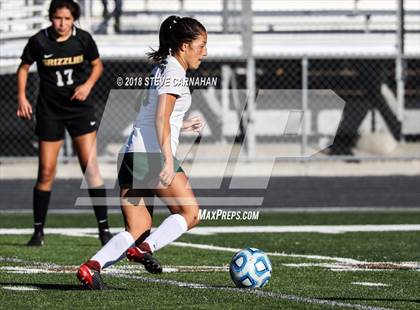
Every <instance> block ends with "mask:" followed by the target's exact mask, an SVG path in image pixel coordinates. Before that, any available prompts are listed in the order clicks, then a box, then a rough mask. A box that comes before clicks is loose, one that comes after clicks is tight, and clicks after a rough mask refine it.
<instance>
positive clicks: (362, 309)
mask: <svg viewBox="0 0 420 310" xmlns="http://www.w3.org/2000/svg"><path fill="white" fill-rule="evenodd" d="M38 265H40V264H38ZM130 267H131V266H124V267H123V266H120V267H118V268H111V269H109V270H108V272H106V274H107V275H109V276H112V277H116V278H125V279H134V280H140V281H142V282H148V283H159V284H164V285H172V286H177V287H181V288H189V289H209V290H218V291H225V292H234V293H237V294H252V295H256V296H259V297H265V298H272V299H275V300H289V301H294V302H298V303H306V304H318V305H327V306H333V307H344V308H350V309H359V310H388V308H383V307H373V306H366V305H360V304H351V303H344V302H337V301H333V300H324V299H317V298H308V297H301V296H296V295H289V294H282V293H278V292H270V291H265V290H252V289H251V290H250V289H238V288H234V287H229V286H213V285H208V284H201V283H192V282H183V281H176V280H169V279H157V278H151V277H143V276H139V275H133V269H137V270H138V268H130ZM186 267H190V268H191V267H192V270H193V269H194V267H198V268H202V269H205V268H207V269H209V270H211V269H213V267H215V268H216V269H221V270H222V269H225V267H224V266H222V267H217V266H173V267H171V268H173V269H181V268H186ZM76 268H77V267H76V266H62V267H61V268H60V269H57V268H51V269H49V268H47V267H46V268H39V267H36V268H35V267H1V268H0V270H4V271H9V272H10V273H21V274H31V273H75V270H76ZM222 271H225V270H222ZM195 272H197V270H196V271H195ZM2 288H3V289H7V290H15V291H29V290H37V289H38V288H35V287H23V286H6V287H2Z"/></svg>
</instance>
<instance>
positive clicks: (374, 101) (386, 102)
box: [0, 57, 420, 157]
mask: <svg viewBox="0 0 420 310" xmlns="http://www.w3.org/2000/svg"><path fill="white" fill-rule="evenodd" d="M306 63H307V69H306V70H307V76H306V77H305V74H304V73H303V71H304V70H305V69H304V66H303V64H304V62H303V59H293V58H292V59H289V58H287V59H257V60H256V75H257V78H256V81H257V83H256V84H257V85H256V87H257V96H256V98H257V100H256V112H255V113H256V114H255V115H256V120H255V122H256V141H257V146H258V145H261V146H263V145H270V144H271V145H272V146H275V145H276V144H278V143H286V142H294V143H302V136H301V135H302V132H301V131H299V132H296V134H297V135H296V136H294V137H291V136H290V135H289V136H288V135H287V134H285V133H282V132H279V130H277V129H275V130H271V129H273V128H275V127H276V126H277V127H278V128H283V127H281V126H280V125H279V124H278V122H277V121H281V117H280V116H279V117H280V118H279V119H278V120H276V118H275V116H274V114H275V111H276V110H278V111H280V110H284V109H289V110H296V111H298V110H300V109H301V102H302V97H301V96H302V85H305V82H304V81H303V79H305V78H307V82H306V83H307V85H308V89H309V90H310V91H312V90H331V91H332V92H334V93H335V94H336V95H337V96H338V97H339V98H341V99H342V100H343V102H344V103H345V105H344V109H343V111H342V113H341V111H340V110H339V109H338V108H337V107H335V108H334V107H333V106H331V104H330V102H329V101H331V100H332V99H331V98H329V99H325V98H324V99H323V100H322V99H318V100H316V99H315V97H313V96H311V95H310V96H309V102H308V104H309V105H308V107H309V110H310V112H311V121H310V123H309V128H308V130H307V132H306V135H307V139H309V140H313V141H314V143H317V144H318V148H319V149H320V150H322V149H323V148H326V147H327V146H328V143H327V142H326V141H325V138H329V140H328V141H329V142H333V143H332V145H330V146H329V148H328V149H324V152H325V154H328V155H356V156H357V155H359V156H361V154H362V155H363V154H364V155H376V156H392V155H393V154H394V155H395V156H396V157H398V156H399V157H415V156H417V155H418V154H417V153H415V148H410V144H413V146H414V145H416V144H417V143H418V140H419V137H420V136H419V135H420V132H419V131H418V123H417V122H416V120H418V115H419V111H420V93H419V91H418V85H419V84H420V83H419V82H420V81H419V80H420V61H419V60H418V59H407V60H406V67H407V70H406V72H407V75H406V84H405V85H406V87H405V102H406V104H405V114H404V119H403V122H402V123H401V122H400V121H399V120H398V119H397V115H396V95H395V93H396V83H395V59H393V58H387V59H376V58H375V59H372V58H366V59H363V58H360V57H358V58H346V59H330V58H317V59H307V62H306ZM104 64H105V70H104V74H103V76H102V78H101V79H100V81H99V82H98V83H97V85H96V86H95V88H94V90H93V92H92V94H91V96H92V99H93V101H94V103H95V106H96V108H97V116H98V118H101V116H102V113H103V111H104V108H105V106H106V103H107V101H109V100H111V99H112V98H109V96H110V91H111V90H112V89H118V91H119V92H120V95H119V96H121V97H119V99H118V100H126V99H124V92H125V90H128V89H131V90H132V91H127V92H126V94H127V96H128V98H129V99H127V100H139V99H138V97H139V96H140V93H141V89H142V88H144V87H141V86H140V87H139V86H133V85H130V83H129V81H130V79H134V78H139V77H141V78H143V79H144V78H146V77H148V76H149V74H150V71H151V69H152V66H151V64H149V63H147V62H146V61H144V60H133V59H131V60H129V61H123V60H118V61H116V60H106V59H105V60H104ZM245 66H246V64H245V62H243V61H236V62H232V61H223V60H222V59H219V60H209V61H207V62H204V63H203V64H202V66H201V67H200V69H199V70H198V71H196V72H194V73H193V74H192V76H195V77H202V76H204V77H213V78H216V81H217V83H216V84H215V87H213V86H212V87H210V88H209V87H206V86H202V87H199V88H196V89H194V90H193V92H195V97H194V103H193V107H192V109H191V110H192V111H191V113H192V114H201V115H202V116H203V117H204V118H205V120H206V122H207V124H208V125H207V129H206V131H205V133H204V134H205V135H206V136H208V137H207V138H206V139H205V142H207V143H215V144H217V143H222V142H223V141H232V140H235V141H236V142H238V143H242V142H244V135H245V133H246V132H245V128H244V123H243V122H242V117H243V112H244V109H246V92H244V91H243V90H244V89H245V88H246V74H245V73H246V70H245ZM118 77H123V78H124V79H125V80H126V81H128V84H126V85H125V86H124V85H123V86H122V87H118V86H117V85H116V80H117V78H118ZM0 81H1V85H2V87H1V88H0V96H1V98H2V105H1V113H0V115H1V118H2V120H1V124H2V126H1V127H2V130H1V134H0V145H1V146H2V147H1V153H0V156H2V157H13V156H19V157H20V156H36V154H37V143H36V137H35V136H34V131H33V129H34V121H23V120H19V119H17V117H16V82H15V75H14V74H6V75H2V76H0ZM226 86H227V87H228V88H229V89H230V90H229V91H228V95H227V96H228V105H227V110H225V113H226V111H227V113H226V115H223V113H222V112H223V111H224V110H223V104H224V103H223V96H224V94H223V91H222V87H226ZM236 89H238V90H242V91H239V94H238V91H236ZM267 91H270V93H269V94H268V93H267ZM37 93H38V76H37V74H36V73H31V74H30V76H29V79H28V85H27V94H28V99H29V100H30V102H31V103H33V104H35V103H36V97H37ZM267 94H268V95H267ZM267 96H268V97H267ZM291 102H294V104H288V103H291ZM337 109H338V110H337ZM263 111H266V113H265V114H264V113H262V112H263ZM228 113H231V114H232V113H233V118H232V117H231V118H229V117H223V116H227V115H228ZM123 115H124V111H116V112H115V113H114V114H113V115H112V117H113V118H114V119H113V120H112V121H111V122H112V123H113V124H116V125H115V126H117V124H121V121H122V119H126V118H124V116H123ZM340 120H341V121H340ZM286 121H287V119H286ZM276 122H277V123H276ZM331 123H335V124H336V125H338V127H336V126H329V125H330V124H331ZM118 126H121V125H118ZM124 126H125V128H118V129H117V128H115V130H111V131H109V132H108V133H107V134H106V135H105V137H107V138H106V139H107V140H108V141H107V142H105V143H104V144H103V145H104V146H106V145H107V144H110V143H118V141H119V142H122V141H123V140H124V134H123V133H125V134H128V132H129V126H130V124H124ZM235 127H237V128H235ZM127 128H128V129H127ZM227 128H231V129H227ZM124 130H125V131H124ZM374 133H376V135H372V134H374ZM369 135H370V136H369ZM362 137H367V138H370V139H379V140H380V139H384V140H380V141H382V142H383V143H385V144H386V143H388V144H390V146H389V147H388V149H387V148H386V145H385V146H384V145H382V146H383V147H384V148H382V149H381V148H380V146H378V150H376V151H375V150H372V149H370V148H369V147H368V149H367V150H363V147H361V145H359V144H358V143H359V142H360V140H363V139H361V138H362ZM332 138H334V140H332ZM184 139H186V141H188V139H189V138H188V137H186V138H184ZM190 140H191V139H190ZM403 141H404V143H403ZM374 142H375V141H372V143H374ZM394 144H395V145H394ZM407 145H408V147H407ZM404 148H406V150H404ZM410 150H412V152H410ZM67 155H69V156H71V155H72V154H71V153H68V154H67ZM99 155H100V156H101V155H104V156H105V155H107V153H106V150H105V147H104V149H101V150H99Z"/></svg>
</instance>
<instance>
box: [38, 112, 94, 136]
mask: <svg viewBox="0 0 420 310" xmlns="http://www.w3.org/2000/svg"><path fill="white" fill-rule="evenodd" d="M65 129H67V131H68V132H69V134H70V136H71V137H72V138H74V137H78V136H82V135H84V134H87V133H91V132H93V131H96V130H97V129H98V121H97V120H96V117H95V115H94V113H86V114H85V115H81V116H79V117H75V118H71V119H46V118H37V120H36V127H35V134H36V135H37V136H38V139H39V140H41V141H59V140H63V139H64V134H65Z"/></svg>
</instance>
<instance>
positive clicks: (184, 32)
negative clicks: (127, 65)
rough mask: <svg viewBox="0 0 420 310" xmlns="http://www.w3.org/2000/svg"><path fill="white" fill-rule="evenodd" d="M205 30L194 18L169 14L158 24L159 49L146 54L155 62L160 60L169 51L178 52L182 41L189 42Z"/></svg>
mask: <svg viewBox="0 0 420 310" xmlns="http://www.w3.org/2000/svg"><path fill="white" fill-rule="evenodd" d="M205 32H206V28H205V27H204V26H203V25H202V24H201V23H200V22H199V21H198V20H196V19H194V18H191V17H182V18H181V17H179V16H175V15H172V16H169V17H168V18H167V19H165V20H164V21H163V23H162V25H161V26H160V30H159V49H158V50H157V51H155V50H152V52H150V53H148V54H147V56H148V57H149V58H150V59H151V60H153V61H155V62H161V61H162V60H164V59H165V58H166V57H167V56H168V55H169V54H170V53H172V54H174V53H176V52H178V51H179V48H180V46H181V45H182V44H183V43H190V42H192V41H194V40H195V39H197V38H198V36H199V35H200V34H202V33H205Z"/></svg>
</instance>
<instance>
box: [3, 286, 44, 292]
mask: <svg viewBox="0 0 420 310" xmlns="http://www.w3.org/2000/svg"><path fill="white" fill-rule="evenodd" d="M1 288H2V289H4V290H9V291H38V290H39V288H36V287H31V286H3V287H1Z"/></svg>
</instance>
